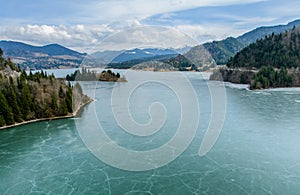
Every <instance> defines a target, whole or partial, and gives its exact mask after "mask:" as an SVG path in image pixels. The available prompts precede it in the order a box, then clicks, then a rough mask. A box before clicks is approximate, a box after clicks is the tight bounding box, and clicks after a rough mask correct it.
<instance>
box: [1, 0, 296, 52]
mask: <svg viewBox="0 0 300 195" xmlns="http://www.w3.org/2000/svg"><path fill="white" fill-rule="evenodd" d="M0 3H1V5H2V6H1V7H2V8H1V12H0V40H13V41H21V42H25V43H29V44H33V45H46V44H51V43H58V44H61V45H63V46H66V47H68V48H71V49H74V50H77V51H80V52H88V53H91V52H94V51H95V50H97V49H95V48H97V47H98V46H99V45H101V44H102V47H101V49H100V47H98V50H110V49H118V45H119V49H124V48H126V47H133V45H130V44H128V45H126V43H128V42H132V41H135V43H136V44H137V45H138V44H141V42H143V41H145V40H148V41H149V39H153V41H154V38H153V37H159V38H157V39H156V40H155V41H156V42H159V43H161V42H164V43H165V44H169V45H170V47H183V46H185V45H187V44H190V41H187V38H186V37H185V38H184V36H188V37H189V38H190V39H192V40H194V42H196V43H197V44H200V43H204V42H208V41H212V40H221V39H223V38H226V37H229V36H233V37H237V36H239V35H242V34H243V33H245V32H248V31H250V30H252V29H255V28H257V27H260V26H270V25H278V24H287V23H288V22H291V21H293V20H296V19H300V1H298V0H285V1H281V0H243V1H240V0H85V1H83V0H52V1H49V0H26V1H23V0H11V1H6V0H5V1H4V0H0ZM149 27H153V28H149ZM132 29H138V30H136V31H134V30H132ZM141 29H143V30H141ZM166 29H168V30H166ZM170 29H171V30H170ZM160 34H162V36H159V35H160ZM166 35H168V39H166ZM175 40H177V41H175ZM179 40H180V41H179ZM104 42H106V43H107V44H103V43H104ZM108 42H109V44H108ZM121 43H122V44H121ZM149 44H153V43H152V42H149Z"/></svg>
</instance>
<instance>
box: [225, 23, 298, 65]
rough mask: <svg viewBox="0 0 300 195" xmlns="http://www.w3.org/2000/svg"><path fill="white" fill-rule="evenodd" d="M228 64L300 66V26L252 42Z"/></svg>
mask: <svg viewBox="0 0 300 195" xmlns="http://www.w3.org/2000/svg"><path fill="white" fill-rule="evenodd" d="M227 66H228V67H229V68H236V67H247V68H260V67H262V66H272V67H274V68H282V67H285V68H297V67H300V28H293V29H292V30H291V31H286V32H284V33H280V34H279V35H274V34H271V35H269V36H266V37H265V38H264V39H260V40H258V41H256V43H252V44H250V45H249V46H248V47H246V48H244V49H243V50H242V51H240V52H238V53H237V54H236V55H235V56H234V57H233V58H231V59H230V60H229V62H228V63H227Z"/></svg>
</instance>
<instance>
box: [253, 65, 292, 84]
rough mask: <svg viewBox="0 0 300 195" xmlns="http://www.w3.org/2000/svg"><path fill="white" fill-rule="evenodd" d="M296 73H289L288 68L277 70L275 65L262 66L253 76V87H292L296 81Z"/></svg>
mask: <svg viewBox="0 0 300 195" xmlns="http://www.w3.org/2000/svg"><path fill="white" fill-rule="evenodd" d="M295 76H296V75H294V74H289V73H288V71H287V69H286V68H281V69H280V70H275V69H274V68H273V67H270V66H265V67H262V68H261V69H260V70H259V72H258V73H256V74H255V75H254V76H253V80H252V82H251V85H250V88H251V89H266V88H278V87H292V86H293V84H294V83H295V81H294V79H295Z"/></svg>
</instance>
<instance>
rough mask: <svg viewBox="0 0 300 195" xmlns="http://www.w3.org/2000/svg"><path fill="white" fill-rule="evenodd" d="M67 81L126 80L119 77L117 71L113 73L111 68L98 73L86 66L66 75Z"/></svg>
mask: <svg viewBox="0 0 300 195" xmlns="http://www.w3.org/2000/svg"><path fill="white" fill-rule="evenodd" d="M66 79H67V81H107V82H127V80H126V79H125V77H121V75H120V74H119V73H117V74H116V73H114V72H112V71H111V70H103V71H102V72H101V73H100V74H99V73H96V72H95V71H90V70H88V69H86V68H82V70H81V71H80V70H76V71H75V72H74V73H72V74H71V75H67V76H66Z"/></svg>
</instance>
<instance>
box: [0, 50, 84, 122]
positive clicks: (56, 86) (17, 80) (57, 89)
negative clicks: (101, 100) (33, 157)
mask: <svg viewBox="0 0 300 195" xmlns="http://www.w3.org/2000/svg"><path fill="white" fill-rule="evenodd" d="M81 91H82V90H81V89H80V85H75V86H74V87H72V86H71V85H70V83H69V84H68V85H66V83H65V81H64V80H61V79H56V78H55V77H54V75H47V74H46V73H44V72H43V71H41V72H37V73H35V74H32V73H31V72H30V73H29V74H27V73H26V72H25V71H21V69H20V67H18V66H16V65H15V64H14V63H13V62H12V61H10V60H9V59H5V58H3V52H2V50H1V49H0V127H2V126H6V125H13V124H15V123H20V122H24V121H29V120H34V119H41V118H51V117H56V116H67V115H72V114H73V109H74V108H76V106H74V104H73V94H74V93H76V95H77V96H79V97H80V98H79V99H80V101H82V103H83V102H87V101H88V100H89V98H88V97H87V96H84V95H83V94H82V92H81Z"/></svg>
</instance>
